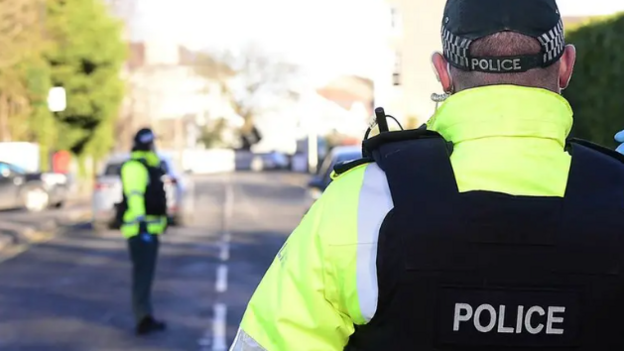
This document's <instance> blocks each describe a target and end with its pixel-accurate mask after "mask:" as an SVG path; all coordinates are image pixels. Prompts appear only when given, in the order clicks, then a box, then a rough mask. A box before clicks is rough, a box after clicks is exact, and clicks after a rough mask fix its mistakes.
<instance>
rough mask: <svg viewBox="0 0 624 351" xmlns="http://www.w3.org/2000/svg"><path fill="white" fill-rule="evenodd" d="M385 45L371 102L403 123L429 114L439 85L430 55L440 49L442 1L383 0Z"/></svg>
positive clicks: (413, 122)
mask: <svg viewBox="0 0 624 351" xmlns="http://www.w3.org/2000/svg"><path fill="white" fill-rule="evenodd" d="M386 3H387V17H386V18H387V24H388V27H389V31H388V33H389V38H388V43H387V44H388V45H387V47H386V48H385V51H386V55H384V56H385V60H383V62H382V63H383V66H382V68H381V69H380V71H379V72H378V74H377V76H376V79H375V105H376V106H382V107H384V108H385V110H386V111H387V113H389V114H391V115H393V116H395V117H396V118H397V119H399V120H400V121H401V123H402V124H403V125H404V126H406V125H409V126H413V125H419V124H421V123H424V122H425V121H427V120H428V119H429V117H431V115H432V113H433V111H434V110H435V103H434V102H433V101H431V94H432V93H440V92H441V91H440V90H441V89H440V85H439V83H438V82H437V80H436V77H435V74H434V72H433V68H432V66H431V54H433V52H434V51H440V50H441V49H442V44H441V39H440V25H441V18H442V13H443V10H444V3H445V2H444V1H425V0H386Z"/></svg>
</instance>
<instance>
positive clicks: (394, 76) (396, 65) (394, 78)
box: [392, 52, 402, 86]
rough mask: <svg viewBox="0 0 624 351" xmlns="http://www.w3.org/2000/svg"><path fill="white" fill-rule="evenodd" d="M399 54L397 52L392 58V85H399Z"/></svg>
mask: <svg viewBox="0 0 624 351" xmlns="http://www.w3.org/2000/svg"><path fill="white" fill-rule="evenodd" d="M401 68H402V67H401V53H399V52H397V53H395V56H394V71H393V73H392V84H393V85H395V86H396V85H401V71H402V69H401Z"/></svg>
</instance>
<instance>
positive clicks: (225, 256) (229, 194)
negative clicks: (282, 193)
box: [199, 175, 234, 351]
mask: <svg viewBox="0 0 624 351" xmlns="http://www.w3.org/2000/svg"><path fill="white" fill-rule="evenodd" d="M231 178H232V175H229V176H227V178H226V179H225V184H224V186H225V195H224V196H225V199H224V201H223V227H222V228H221V230H222V234H221V243H220V247H219V259H220V260H221V264H219V265H218V266H217V278H216V281H215V290H216V292H217V301H219V296H218V295H219V294H223V293H224V292H226V291H227V286H228V266H227V261H228V260H229V259H230V240H231V234H230V232H229V230H230V221H231V220H232V217H233V215H234V185H233V183H232V179H231ZM213 311H214V312H213V319H212V335H210V334H211V333H210V331H206V334H205V335H204V337H203V338H202V339H200V340H199V345H200V346H201V347H203V348H202V351H204V350H206V347H208V346H209V345H211V346H212V351H227V349H228V345H227V340H226V339H227V305H226V304H225V303H223V302H217V303H215V304H214V306H213Z"/></svg>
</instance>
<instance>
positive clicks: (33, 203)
mask: <svg viewBox="0 0 624 351" xmlns="http://www.w3.org/2000/svg"><path fill="white" fill-rule="evenodd" d="M22 199H23V203H24V207H25V208H26V209H27V210H28V211H29V212H41V211H43V210H45V209H46V208H47V207H48V206H49V204H50V195H49V194H48V193H47V192H46V191H45V190H44V189H43V188H40V187H32V188H28V189H26V190H25V191H24V193H23V197H22Z"/></svg>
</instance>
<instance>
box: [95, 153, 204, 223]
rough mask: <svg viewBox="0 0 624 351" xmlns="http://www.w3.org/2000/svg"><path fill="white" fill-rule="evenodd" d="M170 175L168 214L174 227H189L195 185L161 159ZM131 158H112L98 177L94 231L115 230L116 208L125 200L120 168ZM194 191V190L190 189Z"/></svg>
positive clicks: (161, 155) (123, 155)
mask: <svg viewBox="0 0 624 351" xmlns="http://www.w3.org/2000/svg"><path fill="white" fill-rule="evenodd" d="M158 156H159V157H160V159H161V162H163V166H164V167H165V170H166V171H167V175H166V176H165V179H164V182H165V192H166V193H167V211H168V217H169V220H170V223H171V224H172V225H180V224H189V222H190V221H191V219H192V209H193V204H192V202H190V201H192V192H191V191H189V190H191V189H192V187H190V185H192V184H191V183H190V182H189V181H187V180H186V179H184V177H183V176H182V175H181V174H180V173H178V172H177V171H176V170H175V167H174V165H173V162H172V160H171V158H170V157H168V156H167V155H165V154H159V155H158ZM129 158H130V154H119V155H115V156H113V157H111V158H110V159H109V160H108V161H107V162H106V165H105V166H104V169H103V170H102V172H101V173H100V174H99V175H98V176H97V178H96V182H95V185H94V189H93V201H92V209H93V218H92V224H93V227H94V228H103V227H108V228H114V226H113V224H114V218H115V205H116V204H118V203H120V202H121V201H122V199H123V195H122V187H121V176H120V173H121V166H122V165H123V163H124V162H126V161H127V160H128V159H129ZM189 188H191V189H189Z"/></svg>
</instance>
